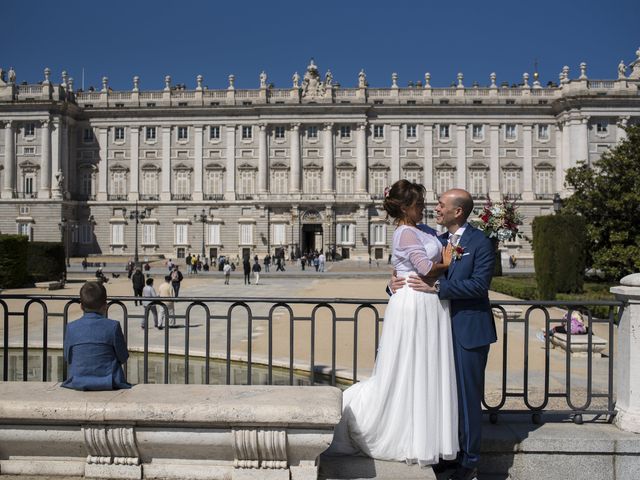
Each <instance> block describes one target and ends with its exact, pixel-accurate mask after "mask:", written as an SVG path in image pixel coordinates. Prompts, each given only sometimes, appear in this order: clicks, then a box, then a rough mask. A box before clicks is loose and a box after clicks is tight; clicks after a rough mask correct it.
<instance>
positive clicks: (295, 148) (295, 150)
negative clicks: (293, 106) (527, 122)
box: [289, 123, 302, 193]
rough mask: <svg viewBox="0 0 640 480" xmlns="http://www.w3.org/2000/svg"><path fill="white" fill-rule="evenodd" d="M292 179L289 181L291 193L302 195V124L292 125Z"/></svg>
mask: <svg viewBox="0 0 640 480" xmlns="http://www.w3.org/2000/svg"><path fill="white" fill-rule="evenodd" d="M290 167H291V168H290V172H291V178H290V179H289V186H290V188H289V190H291V192H290V193H300V171H301V170H302V164H301V156H300V124H299V123H294V124H292V125H291V166H290Z"/></svg>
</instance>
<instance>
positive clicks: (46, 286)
mask: <svg viewBox="0 0 640 480" xmlns="http://www.w3.org/2000/svg"><path fill="white" fill-rule="evenodd" d="M35 287H36V288H39V289H41V290H60V289H61V288H63V287H64V283H62V282H57V281H51V282H36V283H35Z"/></svg>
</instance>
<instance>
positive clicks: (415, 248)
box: [397, 228, 433, 275]
mask: <svg viewBox="0 0 640 480" xmlns="http://www.w3.org/2000/svg"><path fill="white" fill-rule="evenodd" d="M397 248H398V250H400V251H402V252H403V254H404V255H403V256H405V257H406V258H407V259H409V262H411V266H412V267H413V268H414V269H415V271H416V273H418V274H420V275H426V274H427V273H429V271H430V270H431V267H432V266H433V262H432V261H431V260H430V259H429V255H427V251H426V250H425V248H424V245H423V244H422V242H420V238H419V237H418V233H417V232H416V231H414V229H412V228H405V229H403V230H402V232H400V238H399V239H398V246H397Z"/></svg>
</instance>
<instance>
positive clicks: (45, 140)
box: [38, 119, 51, 198]
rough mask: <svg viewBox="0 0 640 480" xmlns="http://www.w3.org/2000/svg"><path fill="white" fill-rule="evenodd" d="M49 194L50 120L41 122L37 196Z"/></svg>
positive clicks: (42, 196) (41, 196)
mask: <svg viewBox="0 0 640 480" xmlns="http://www.w3.org/2000/svg"><path fill="white" fill-rule="evenodd" d="M50 196H51V120H49V119H47V120H44V121H43V122H42V156H41V157H40V192H39V193H38V197H39V198H49V197H50Z"/></svg>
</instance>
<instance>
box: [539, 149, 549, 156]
mask: <svg viewBox="0 0 640 480" xmlns="http://www.w3.org/2000/svg"><path fill="white" fill-rule="evenodd" d="M538 156H539V157H548V156H549V150H548V149H546V148H541V149H540V150H538Z"/></svg>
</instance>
